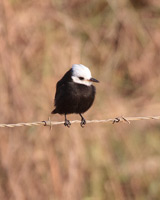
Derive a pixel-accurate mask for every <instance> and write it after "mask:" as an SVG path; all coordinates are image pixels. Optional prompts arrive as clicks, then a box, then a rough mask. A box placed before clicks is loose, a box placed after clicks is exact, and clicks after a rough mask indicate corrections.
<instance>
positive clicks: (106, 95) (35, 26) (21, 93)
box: [0, 0, 160, 200]
mask: <svg viewBox="0 0 160 200" xmlns="http://www.w3.org/2000/svg"><path fill="white" fill-rule="evenodd" d="M159 19H160V2H159V1H158V0H147V1H144V0H136V1H135V0H130V1H129V0H119V1H112V0H108V1H105V0H100V1H95V0H94V1H91V0H89V1H86V0H71V1H67V0H65V1H61V0H60V1H58V0H52V1H49V0H46V1H43V0H39V1H36V0H28V1H22V0H1V1H0V91H1V92H0V100H1V106H0V113H1V115H0V122H1V123H14V122H25V121H35V120H36V121H38V120H45V119H47V118H48V116H49V115H50V111H51V110H52V109H53V98H54V93H55V84H56V82H57V81H58V80H59V79H60V77H61V76H62V75H63V73H64V72H65V71H66V70H68V69H69V68H70V67H71V65H72V64H73V63H83V64H85V65H86V66H88V67H89V68H90V69H91V71H92V74H93V76H94V77H95V78H97V79H99V80H100V82H101V83H100V84H99V85H97V96H96V100H95V103H94V106H93V107H92V109H90V110H89V111H88V112H87V113H86V114H85V117H86V118H87V119H105V118H113V117H116V116H121V115H124V116H125V115H127V116H133V115H135V116H138V115H144V116H145V115H158V114H159V110H160V103H159V102H160V84H159V83H160V80H159V79H160V67H159V66H160V56H159V55H160V20H159ZM52 119H53V120H63V117H62V116H58V115H55V116H52ZM70 119H78V116H76V115H71V116H70ZM159 133H160V126H159V122H148V121H144V122H142V121H141V122H133V123H132V124H131V125H126V124H117V125H114V126H113V125H109V124H106V125H105V124H88V125H87V126H86V127H85V128H84V129H82V128H81V127H80V126H79V125H77V124H76V125H72V126H71V128H70V129H67V128H66V127H64V126H57V127H54V128H53V130H52V131H51V132H50V130H49V129H48V128H47V127H44V128H43V127H41V128H39V127H34V128H33V127H31V128H14V129H8V128H4V129H0V134H1V140H0V199H3V200H14V199H16V200H27V199H33V200H36V199H39V200H44V199H48V200H50V199H57V200H62V199H63V200H64V199H66V200H75V199H76V200H78V199H79V200H81V199H83V200H103V199H104V200H105V199H109V200H112V199H113V200H114V199H116V200H130V199H137V200H146V199H154V200H158V199H159V196H160V182H159V179H160V159H159V156H160V145H159V141H160V134H159Z"/></svg>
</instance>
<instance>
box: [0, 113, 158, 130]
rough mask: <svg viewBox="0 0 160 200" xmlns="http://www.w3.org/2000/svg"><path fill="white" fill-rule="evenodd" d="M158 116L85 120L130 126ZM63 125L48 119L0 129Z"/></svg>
mask: <svg viewBox="0 0 160 200" xmlns="http://www.w3.org/2000/svg"><path fill="white" fill-rule="evenodd" d="M159 119H160V116H147V117H123V116H121V117H116V118H114V119H103V120H86V123H88V124H90V123H109V122H110V123H112V124H114V123H118V122H126V123H128V124H130V121H137V120H159ZM80 122H81V121H80V120H73V121H70V123H71V124H75V123H80ZM60 124H64V122H56V121H51V120H50V118H49V119H48V120H47V121H39V122H27V123H15V124H0V128H5V127H8V128H13V127H22V126H40V125H43V126H50V127H52V126H55V125H60Z"/></svg>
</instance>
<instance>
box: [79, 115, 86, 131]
mask: <svg viewBox="0 0 160 200" xmlns="http://www.w3.org/2000/svg"><path fill="white" fill-rule="evenodd" d="M79 115H80V116H81V123H80V125H81V127H82V128H83V127H84V126H85V124H86V120H85V119H84V117H83V116H82V114H81V113H79Z"/></svg>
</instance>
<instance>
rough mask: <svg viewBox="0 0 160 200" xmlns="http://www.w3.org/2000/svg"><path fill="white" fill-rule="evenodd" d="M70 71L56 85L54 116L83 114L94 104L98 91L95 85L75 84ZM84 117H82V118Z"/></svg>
mask: <svg viewBox="0 0 160 200" xmlns="http://www.w3.org/2000/svg"><path fill="white" fill-rule="evenodd" d="M71 76H72V69H70V70H69V71H68V72H67V73H66V74H65V75H64V76H63V78H62V79H61V80H60V81H58V83H57V85H56V94H55V101H54V104H55V107H56V108H55V109H54V110H53V111H52V114H56V113H59V114H64V115H65V116H66V114H71V113H77V114H81V113H84V112H86V111H87V110H88V109H89V108H90V107H91V105H92V104H93V101H94V98H95V93H96V89H95V87H94V86H93V85H91V86H86V85H82V84H78V83H75V82H73V80H72V79H71ZM81 117H82V116H81Z"/></svg>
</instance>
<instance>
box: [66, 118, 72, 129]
mask: <svg viewBox="0 0 160 200" xmlns="http://www.w3.org/2000/svg"><path fill="white" fill-rule="evenodd" d="M64 125H65V126H67V127H68V128H69V127H70V126H71V122H70V121H69V120H67V119H66V120H65V122H64Z"/></svg>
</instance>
